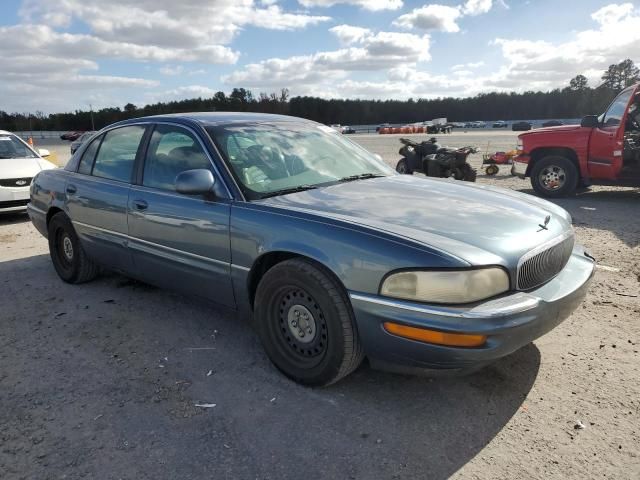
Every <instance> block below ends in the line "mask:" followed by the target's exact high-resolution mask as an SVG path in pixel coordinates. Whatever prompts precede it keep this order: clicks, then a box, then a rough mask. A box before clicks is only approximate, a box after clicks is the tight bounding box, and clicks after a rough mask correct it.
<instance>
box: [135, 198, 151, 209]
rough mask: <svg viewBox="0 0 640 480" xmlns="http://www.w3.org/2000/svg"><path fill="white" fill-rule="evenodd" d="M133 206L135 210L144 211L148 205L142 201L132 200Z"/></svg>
mask: <svg viewBox="0 0 640 480" xmlns="http://www.w3.org/2000/svg"><path fill="white" fill-rule="evenodd" d="M133 204H134V205H135V207H136V209H137V210H146V209H147V207H148V206H149V204H148V203H147V202H145V201H144V200H134V201H133Z"/></svg>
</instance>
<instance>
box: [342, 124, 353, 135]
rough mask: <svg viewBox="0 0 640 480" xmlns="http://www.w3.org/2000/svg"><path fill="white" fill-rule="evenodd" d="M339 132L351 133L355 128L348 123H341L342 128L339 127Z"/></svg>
mask: <svg viewBox="0 0 640 480" xmlns="http://www.w3.org/2000/svg"><path fill="white" fill-rule="evenodd" d="M340 133H343V134H352V133H356V130H355V128H353V127H350V126H348V125H343V126H342V129H341V131H340Z"/></svg>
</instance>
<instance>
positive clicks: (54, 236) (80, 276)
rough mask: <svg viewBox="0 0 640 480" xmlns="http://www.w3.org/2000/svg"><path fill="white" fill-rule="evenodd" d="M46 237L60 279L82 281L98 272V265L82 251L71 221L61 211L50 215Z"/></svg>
mask: <svg viewBox="0 0 640 480" xmlns="http://www.w3.org/2000/svg"><path fill="white" fill-rule="evenodd" d="M48 237H49V254H50V255H51V260H52V262H53V267H54V268H55V269H56V272H57V273H58V276H59V277H60V278H61V279H62V280H64V281H65V282H67V283H83V282H88V281H89V280H92V279H93V278H94V277H95V276H96V275H97V274H98V272H99V268H98V266H97V265H96V264H95V263H93V262H92V261H91V260H89V258H88V257H87V255H86V254H85V253H84V250H83V248H82V245H81V244H80V239H79V238H78V235H77V234H76V232H75V230H74V228H73V225H72V224H71V221H70V220H69V218H68V217H67V216H66V215H65V214H64V213H63V212H59V213H56V214H55V215H54V216H53V217H51V220H50V221H49V227H48Z"/></svg>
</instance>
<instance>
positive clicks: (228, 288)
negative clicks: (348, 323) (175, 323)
mask: <svg viewBox="0 0 640 480" xmlns="http://www.w3.org/2000/svg"><path fill="white" fill-rule="evenodd" d="M200 168H206V169H209V170H211V172H212V173H213V175H214V177H215V179H216V183H217V184H218V187H220V188H218V190H219V192H218V194H217V195H215V196H210V197H205V196H202V195H184V194H180V193H178V192H176V191H175V186H174V183H175V178H176V176H177V175H178V174H179V173H181V172H183V171H185V170H192V169H200ZM222 182H223V181H222V179H221V177H220V175H218V173H217V171H216V169H215V168H214V165H213V162H212V160H211V159H210V157H209V154H208V153H207V151H206V150H205V148H204V146H203V144H202V142H201V141H200V140H199V138H198V136H197V134H196V133H195V132H194V131H193V130H191V129H189V128H186V127H184V126H180V125H174V124H158V125H156V126H155V128H154V129H153V132H152V133H151V136H150V140H149V145H148V147H147V150H146V155H145V158H144V165H143V168H142V171H141V174H140V175H139V177H138V179H137V183H138V184H137V185H133V186H132V187H131V193H130V196H129V210H128V211H129V235H130V247H131V250H132V253H133V258H134V263H135V266H136V270H137V272H138V275H140V276H141V277H142V278H144V279H147V280H148V281H149V282H151V283H154V284H156V285H159V286H163V287H168V288H173V289H178V290H182V291H184V292H187V293H190V294H196V295H199V296H202V297H205V298H209V299H211V300H214V301H216V302H218V303H221V304H224V305H229V306H235V300H234V296H233V289H232V284H231V276H230V268H231V266H230V265H231V249H230V243H229V215H230V208H231V207H230V206H231V200H230V195H229V194H228V191H227V190H226V189H225V188H223V183H222Z"/></svg>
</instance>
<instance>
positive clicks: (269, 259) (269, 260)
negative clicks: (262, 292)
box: [247, 251, 342, 310]
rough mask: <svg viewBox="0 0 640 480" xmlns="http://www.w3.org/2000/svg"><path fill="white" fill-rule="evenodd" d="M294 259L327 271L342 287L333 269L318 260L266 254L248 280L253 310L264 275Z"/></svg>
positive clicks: (260, 258) (288, 254)
mask: <svg viewBox="0 0 640 480" xmlns="http://www.w3.org/2000/svg"><path fill="white" fill-rule="evenodd" d="M292 258H299V259H301V260H307V261H308V262H310V263H312V264H313V265H315V266H316V267H318V268H320V269H322V270H323V271H325V272H326V273H327V274H329V275H331V276H332V277H333V278H334V279H335V280H336V281H337V282H338V283H339V284H340V285H342V282H341V281H340V279H339V278H338V277H337V276H336V274H335V273H333V271H332V270H331V269H329V268H327V267H326V266H325V265H323V264H322V263H320V262H318V261H317V260H314V259H313V258H311V257H307V256H305V255H300V254H298V253H293V252H282V251H279V252H269V253H265V254H264V255H262V256H261V257H259V258H258V259H257V260H256V261H255V263H254V264H253V266H252V267H251V271H249V276H248V279H247V290H248V294H249V302H250V304H251V309H252V310H253V302H254V300H255V298H256V291H257V290H258V284H259V283H260V280H261V279H262V277H263V276H264V274H265V273H267V272H268V271H269V270H270V269H271V268H273V267H274V266H276V265H277V264H278V263H281V262H284V261H285V260H290V259H292Z"/></svg>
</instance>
